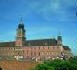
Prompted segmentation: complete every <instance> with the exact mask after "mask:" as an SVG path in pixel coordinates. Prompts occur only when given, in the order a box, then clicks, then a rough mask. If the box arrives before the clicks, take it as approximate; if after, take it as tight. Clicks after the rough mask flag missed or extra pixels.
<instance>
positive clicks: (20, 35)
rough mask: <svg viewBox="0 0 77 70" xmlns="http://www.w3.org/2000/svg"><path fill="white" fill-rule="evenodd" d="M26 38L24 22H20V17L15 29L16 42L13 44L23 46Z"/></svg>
mask: <svg viewBox="0 0 77 70" xmlns="http://www.w3.org/2000/svg"><path fill="white" fill-rule="evenodd" d="M25 43H26V38H25V29H24V24H23V22H22V19H21V20H20V23H19V25H18V28H17V30H16V42H15V46H18V47H20V46H25Z"/></svg>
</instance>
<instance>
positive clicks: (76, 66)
mask: <svg viewBox="0 0 77 70" xmlns="http://www.w3.org/2000/svg"><path fill="white" fill-rule="evenodd" d="M33 70H77V57H74V58H71V59H69V60H60V59H56V60H49V61H45V62H43V63H42V64H39V65H37V66H36V67H35V69H33Z"/></svg>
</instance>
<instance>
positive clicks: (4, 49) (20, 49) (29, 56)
mask: <svg viewBox="0 0 77 70" xmlns="http://www.w3.org/2000/svg"><path fill="white" fill-rule="evenodd" d="M25 34H26V30H25V28H24V24H23V22H22V20H21V21H20V23H19V25H18V27H17V29H16V41H12V42H1V43H0V59H10V60H13V59H16V60H36V61H38V60H48V59H54V58H62V59H63V58H70V57H71V56H72V54H71V49H70V48H69V47H68V46H64V45H63V44H62V36H61V35H58V36H57V39H56V38H53V39H38V40H26V35H25Z"/></svg>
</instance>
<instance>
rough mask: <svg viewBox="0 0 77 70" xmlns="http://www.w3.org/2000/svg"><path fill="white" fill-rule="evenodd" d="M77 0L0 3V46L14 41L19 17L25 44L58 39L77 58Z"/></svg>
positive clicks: (2, 1)
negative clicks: (2, 43) (59, 37)
mask: <svg viewBox="0 0 77 70" xmlns="http://www.w3.org/2000/svg"><path fill="white" fill-rule="evenodd" d="M76 12H77V0H0V42H5V41H14V40H15V37H16V29H17V26H18V24H19V22H20V17H22V20H23V23H24V25H25V29H26V38H27V40H31V39H47V38H57V36H58V34H59V32H60V33H61V35H62V39H63V44H64V45H68V46H69V47H70V48H71V50H72V53H73V54H74V55H77V16H76Z"/></svg>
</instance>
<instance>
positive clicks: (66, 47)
mask: <svg viewBox="0 0 77 70" xmlns="http://www.w3.org/2000/svg"><path fill="white" fill-rule="evenodd" d="M63 48H64V49H65V50H69V51H70V50H71V49H70V48H69V46H63Z"/></svg>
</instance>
